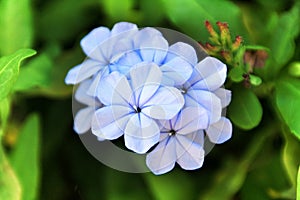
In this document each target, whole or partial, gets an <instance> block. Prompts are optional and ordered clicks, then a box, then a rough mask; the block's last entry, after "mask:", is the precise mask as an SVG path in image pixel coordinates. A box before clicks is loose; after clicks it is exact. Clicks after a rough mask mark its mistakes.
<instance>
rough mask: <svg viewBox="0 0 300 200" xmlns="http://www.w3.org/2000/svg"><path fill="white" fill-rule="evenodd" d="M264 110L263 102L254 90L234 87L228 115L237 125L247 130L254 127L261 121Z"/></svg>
mask: <svg viewBox="0 0 300 200" xmlns="http://www.w3.org/2000/svg"><path fill="white" fill-rule="evenodd" d="M262 112H263V111H262V107H261V104H260V102H259V100H258V98H257V97H256V96H255V94H254V93H253V91H251V90H249V89H245V88H241V87H238V88H233V91H232V102H231V103H230V106H229V109H228V116H229V117H230V119H231V120H232V121H233V123H234V124H235V125H237V126H238V127H240V128H243V129H246V130H248V129H252V128H254V127H256V126H257V125H258V124H259V122H260V121H261V118H262Z"/></svg>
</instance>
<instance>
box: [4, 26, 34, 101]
mask: <svg viewBox="0 0 300 200" xmlns="http://www.w3.org/2000/svg"><path fill="white" fill-rule="evenodd" d="M0 32H1V31H0ZM34 54H36V51H34V50H32V49H21V50H19V51H17V52H15V53H14V54H12V55H10V56H5V57H2V58H0V101H1V100H3V99H4V98H5V97H6V96H7V95H8V94H9V92H10V91H11V89H12V87H13V85H14V84H15V82H16V80H17V78H18V75H19V67H20V63H21V61H22V60H24V59H25V58H28V57H30V56H33V55H34Z"/></svg>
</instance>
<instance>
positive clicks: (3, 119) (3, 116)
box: [0, 98, 10, 144]
mask: <svg viewBox="0 0 300 200" xmlns="http://www.w3.org/2000/svg"><path fill="white" fill-rule="evenodd" d="M9 112H10V100H9V99H8V98H5V99H3V100H2V101H0V144H1V138H2V135H3V132H4V130H5V127H6V123H7V119H8V116H9Z"/></svg>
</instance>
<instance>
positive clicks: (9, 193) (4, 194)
mask: <svg viewBox="0 0 300 200" xmlns="http://www.w3.org/2000/svg"><path fill="white" fill-rule="evenodd" d="M0 199H3V200H5V199H7V200H8V199H9V200H21V187H20V183H19V181H18V179H17V177H16V175H15V173H14V171H13V169H12V168H11V165H10V164H9V162H8V160H7V158H6V156H5V154H4V151H3V149H2V146H1V145H0Z"/></svg>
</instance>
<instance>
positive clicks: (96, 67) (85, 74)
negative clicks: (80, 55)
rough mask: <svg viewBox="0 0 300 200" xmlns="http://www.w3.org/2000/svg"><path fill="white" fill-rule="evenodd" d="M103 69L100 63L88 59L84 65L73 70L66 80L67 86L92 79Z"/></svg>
mask: <svg viewBox="0 0 300 200" xmlns="http://www.w3.org/2000/svg"><path fill="white" fill-rule="evenodd" d="M101 69H103V66H102V65H101V63H99V62H98V61H95V60H93V59H87V60H85V61H84V62H83V63H81V64H79V65H77V66H75V67H73V68H71V69H70V70H69V72H68V74H67V76H66V78H65V83H66V84H73V85H74V84H77V83H80V82H82V81H83V80H85V79H88V78H90V77H92V76H93V75H94V74H95V73H97V72H98V71H100V70H101Z"/></svg>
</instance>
